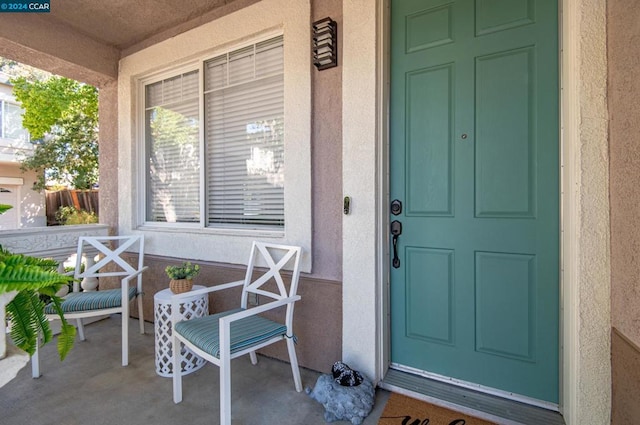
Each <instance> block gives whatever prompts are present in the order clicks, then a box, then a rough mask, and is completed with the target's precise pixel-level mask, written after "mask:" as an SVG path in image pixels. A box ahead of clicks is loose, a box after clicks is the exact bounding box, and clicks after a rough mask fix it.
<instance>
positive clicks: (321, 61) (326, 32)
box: [312, 17, 338, 71]
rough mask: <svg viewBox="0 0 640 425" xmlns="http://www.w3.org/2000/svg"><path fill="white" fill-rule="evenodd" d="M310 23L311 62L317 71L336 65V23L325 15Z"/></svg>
mask: <svg viewBox="0 0 640 425" xmlns="http://www.w3.org/2000/svg"><path fill="white" fill-rule="evenodd" d="M312 25H313V64H314V65H315V67H316V68H318V70H319V71H321V70H323V69H327V68H333V67H334V66H338V24H337V23H336V21H334V20H333V19H331V18H328V17H327V18H324V19H320V20H319V21H316V22H314V23H313V24H312Z"/></svg>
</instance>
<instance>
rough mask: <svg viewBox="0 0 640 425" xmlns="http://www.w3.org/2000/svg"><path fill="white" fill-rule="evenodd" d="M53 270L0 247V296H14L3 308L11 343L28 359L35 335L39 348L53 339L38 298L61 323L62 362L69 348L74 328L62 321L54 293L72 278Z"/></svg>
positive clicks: (51, 262) (52, 266) (0, 210)
mask: <svg viewBox="0 0 640 425" xmlns="http://www.w3.org/2000/svg"><path fill="white" fill-rule="evenodd" d="M6 207H7V206H6V205H0V214H2V213H3V212H5V211H6V210H7V209H8V208H6ZM9 208H10V207H9ZM57 268H58V263H57V262H56V261H54V260H50V259H42V258H36V257H30V256H27V255H24V254H14V253H11V252H9V251H7V250H6V249H4V248H2V247H1V246H0V294H10V293H15V296H14V297H13V299H12V300H11V301H10V302H9V303H8V304H7V306H6V312H7V317H8V318H9V319H10V321H11V339H13V342H14V344H15V345H16V346H17V347H18V348H20V349H22V350H24V351H26V352H27V353H29V354H30V355H33V354H34V353H35V350H36V347H37V344H38V335H39V334H40V335H41V336H42V343H43V344H46V343H47V342H49V341H51V340H52V339H53V332H52V331H51V327H50V326H49V320H48V319H47V317H46V316H45V314H44V307H45V303H44V302H43V300H42V298H46V299H49V300H50V302H51V303H52V304H53V306H54V308H55V310H56V312H57V313H58V315H59V316H60V319H61V321H62V328H61V333H60V336H59V337H58V352H59V354H60V359H61V360H64V358H65V357H66V355H67V354H68V353H69V351H70V350H71V348H72V347H73V342H74V340H75V336H76V328H75V327H74V326H72V325H70V324H69V323H68V322H67V321H66V320H65V318H64V314H63V312H62V308H61V307H60V303H61V298H60V297H58V296H56V292H58V291H59V290H60V289H61V288H62V287H63V286H65V285H67V284H68V283H69V282H71V281H73V277H71V276H67V275H63V274H60V273H58V271H57ZM43 296H44V297H43ZM0 337H4V335H0Z"/></svg>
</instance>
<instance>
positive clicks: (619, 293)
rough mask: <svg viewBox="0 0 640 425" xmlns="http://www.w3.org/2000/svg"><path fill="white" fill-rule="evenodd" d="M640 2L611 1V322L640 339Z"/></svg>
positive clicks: (626, 334) (633, 337)
mask: <svg viewBox="0 0 640 425" xmlns="http://www.w3.org/2000/svg"><path fill="white" fill-rule="evenodd" d="M638 22H640V8H639V7H638V4H637V2H636V1H634V0H612V1H609V2H608V25H607V27H608V51H609V93H608V94H609V115H610V118H611V121H610V126H609V135H610V136H609V138H610V152H611V295H612V296H611V303H612V311H611V315H612V325H613V326H614V327H615V328H617V329H618V330H619V331H620V332H621V333H622V334H624V335H625V336H626V337H627V338H629V339H630V340H631V341H633V342H634V343H635V344H636V345H640V226H638V223H640V202H638V200H640V119H639V116H640V103H638V93H640V26H638Z"/></svg>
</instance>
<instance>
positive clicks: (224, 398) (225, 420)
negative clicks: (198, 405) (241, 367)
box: [220, 353, 231, 425]
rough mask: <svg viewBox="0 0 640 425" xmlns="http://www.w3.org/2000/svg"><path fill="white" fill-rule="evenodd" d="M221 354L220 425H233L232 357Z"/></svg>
mask: <svg viewBox="0 0 640 425" xmlns="http://www.w3.org/2000/svg"><path fill="white" fill-rule="evenodd" d="M230 357H231V356H230V355H229V354H227V355H226V356H225V355H223V354H222V353H221V354H220V425H231V359H230Z"/></svg>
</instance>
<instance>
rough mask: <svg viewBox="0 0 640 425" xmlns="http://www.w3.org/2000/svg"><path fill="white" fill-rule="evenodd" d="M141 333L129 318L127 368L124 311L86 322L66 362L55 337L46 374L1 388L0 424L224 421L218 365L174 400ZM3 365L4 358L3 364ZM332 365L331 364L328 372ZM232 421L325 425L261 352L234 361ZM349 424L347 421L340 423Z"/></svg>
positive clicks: (379, 397) (24, 373) (285, 373)
mask: <svg viewBox="0 0 640 425" xmlns="http://www.w3.org/2000/svg"><path fill="white" fill-rule="evenodd" d="M145 331H146V334H145V335H140V333H139V332H138V323H137V320H133V319H130V329H129V343H130V347H129V366H127V367H122V366H121V365H120V362H121V357H120V316H119V315H114V316H112V317H110V318H109V319H106V320H102V321H99V322H96V323H92V324H90V325H87V326H86V327H85V335H86V337H87V340H86V341H79V340H77V341H76V344H75V345H74V348H73V350H72V351H71V353H70V354H69V355H68V357H67V358H66V359H65V361H64V362H60V360H59V358H58V353H57V351H56V347H55V341H54V342H52V343H49V344H47V345H46V346H45V347H44V348H43V349H42V350H41V356H42V360H41V368H42V370H41V371H42V376H41V377H40V378H39V379H32V378H31V364H30V363H29V364H27V366H26V367H24V368H23V369H22V370H20V371H19V372H18V374H17V376H16V378H14V379H13V380H11V381H10V382H8V383H7V384H6V385H4V386H3V387H1V388H0V424H2V425H13V424H39V425H54V424H55V425H81V424H82V425H89V424H90V425H107V424H108V425H137V424H153V425H175V424H189V425H200V424H202V425H204V424H206V425H212V424H218V423H219V397H218V396H219V391H218V390H219V384H218V382H219V381H218V368H217V367H216V366H214V365H211V364H206V365H205V366H204V367H203V368H202V369H200V370H198V371H196V372H194V373H192V374H189V375H186V376H184V377H183V384H182V385H183V401H182V403H180V404H174V403H173V396H172V380H171V378H163V377H160V376H159V375H157V374H156V372H155V363H154V361H155V360H154V359H155V356H154V332H153V324H152V323H146V324H145ZM0 364H1V363H0ZM330 367H331V365H327V372H328V371H329V370H330ZM300 372H301V375H302V384H303V387H305V388H306V387H313V386H314V385H315V382H316V379H317V377H318V376H319V373H318V372H315V371H311V370H308V369H304V368H301V369H300ZM231 379H232V384H231V386H232V396H231V397H232V402H231V403H232V416H233V424H234V425H302V424H304V425H316V424H317V425H321V424H325V422H324V419H323V413H324V409H323V407H322V405H321V404H320V403H318V402H316V401H315V400H312V399H311V398H310V397H309V396H308V395H307V394H306V393H305V392H304V391H303V392H301V393H298V392H296V391H295V389H294V385H293V377H292V375H291V368H290V366H289V364H288V363H285V362H281V361H279V360H274V359H270V358H266V357H262V356H259V357H258V364H257V365H256V366H253V365H251V362H250V360H249V357H248V356H245V357H241V358H239V359H236V360H234V361H233V362H232V374H231ZM388 397H389V392H387V391H385V390H382V389H378V390H377V393H376V403H375V405H374V409H373V411H372V412H371V414H370V415H369V416H368V417H367V418H366V420H365V421H364V425H375V424H377V423H378V419H379V417H380V415H381V413H382V410H383V409H384V405H385V403H386V401H387V398H388ZM338 423H344V424H348V422H338Z"/></svg>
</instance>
